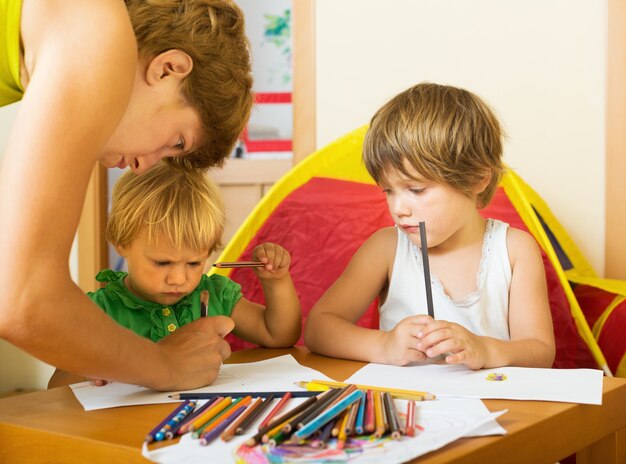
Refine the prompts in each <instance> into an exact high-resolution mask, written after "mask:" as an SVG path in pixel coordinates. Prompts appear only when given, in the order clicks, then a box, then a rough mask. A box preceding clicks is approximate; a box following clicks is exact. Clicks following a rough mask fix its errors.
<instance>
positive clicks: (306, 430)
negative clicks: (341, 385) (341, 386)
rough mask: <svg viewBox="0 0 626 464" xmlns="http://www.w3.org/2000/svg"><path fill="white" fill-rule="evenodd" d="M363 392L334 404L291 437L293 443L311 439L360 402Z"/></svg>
mask: <svg viewBox="0 0 626 464" xmlns="http://www.w3.org/2000/svg"><path fill="white" fill-rule="evenodd" d="M363 394H364V393H363V392H362V391H361V390H354V391H353V392H352V393H350V394H349V395H348V396H346V397H345V398H343V399H342V400H341V401H339V402H338V403H336V404H334V405H333V406H331V407H330V408H328V409H327V410H325V411H324V412H323V413H322V414H320V415H319V416H317V417H316V418H315V419H313V420H312V421H311V422H309V423H307V424H305V425H304V427H302V428H301V429H300V430H297V431H296V432H294V433H293V434H292V435H291V437H290V442H291V443H299V442H300V441H302V440H304V439H306V438H307V437H309V436H310V435H311V434H312V433H314V432H316V431H317V430H319V429H320V428H321V427H323V426H324V425H325V424H326V423H327V422H328V421H330V420H332V419H334V418H335V417H337V416H338V415H339V414H341V413H342V412H343V411H344V410H346V409H347V408H348V406H350V405H351V404H352V403H354V402H355V401H358V400H359V398H361V397H362V396H363Z"/></svg>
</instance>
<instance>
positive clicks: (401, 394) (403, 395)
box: [296, 380, 435, 401]
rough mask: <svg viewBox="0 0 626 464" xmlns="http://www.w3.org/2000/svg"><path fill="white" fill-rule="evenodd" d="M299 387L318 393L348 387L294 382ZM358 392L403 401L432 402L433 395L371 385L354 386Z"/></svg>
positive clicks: (311, 382)
mask: <svg viewBox="0 0 626 464" xmlns="http://www.w3.org/2000/svg"><path fill="white" fill-rule="evenodd" d="M296 384H297V385H299V386H300V387H303V388H306V389H307V390H310V391H318V390H317V388H318V386H319V388H321V387H332V388H337V387H345V386H346V385H349V384H347V383H345V382H335V381H332V380H311V381H309V382H307V381H301V382H296ZM355 386H356V388H358V389H359V390H372V391H380V392H389V393H390V394H391V395H392V396H393V397H394V398H398V399H403V400H416V401H422V400H434V399H435V395H433V394H432V393H428V392H423V391H418V390H401V389H398V388H387V387H375V386H371V385H358V384H356V385H355Z"/></svg>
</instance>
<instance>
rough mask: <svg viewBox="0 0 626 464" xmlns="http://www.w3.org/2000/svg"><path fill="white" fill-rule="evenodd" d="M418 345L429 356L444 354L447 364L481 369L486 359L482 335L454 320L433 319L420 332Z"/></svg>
mask: <svg viewBox="0 0 626 464" xmlns="http://www.w3.org/2000/svg"><path fill="white" fill-rule="evenodd" d="M418 338H419V339H420V342H419V343H418V347H419V349H420V350H422V351H424V352H425V353H426V355H427V356H428V357H429V358H434V357H435V356H439V355H444V356H445V361H446V363H448V364H465V365H467V367H469V368H470V369H481V368H482V367H483V366H484V365H485V363H486V361H487V350H486V348H485V345H484V343H483V341H482V337H479V336H478V335H476V334H474V333H472V332H470V331H469V330H467V329H466V328H465V327H463V326H462V325H459V324H455V323H454V322H448V321H440V320H437V321H434V322H433V323H431V324H428V325H426V326H425V327H424V328H423V330H422V331H421V333H420V334H418Z"/></svg>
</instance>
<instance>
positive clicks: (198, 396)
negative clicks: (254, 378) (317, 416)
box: [169, 390, 320, 400]
mask: <svg viewBox="0 0 626 464" xmlns="http://www.w3.org/2000/svg"><path fill="white" fill-rule="evenodd" d="M285 393H287V392H284V391H280V392H276V391H266V392H215V393H213V392H205V393H201V392H198V393H192V392H189V393H174V394H172V395H169V397H170V398H172V399H174V400H209V399H211V398H215V397H216V396H223V397H224V398H227V397H229V396H230V397H231V398H243V397H246V396H251V397H252V398H267V397H268V396H271V395H273V396H285ZM289 393H291V397H292V398H310V397H311V396H317V395H319V393H320V392H318V391H308V390H298V391H292V392H289Z"/></svg>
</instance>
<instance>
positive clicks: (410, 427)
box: [405, 400, 415, 437]
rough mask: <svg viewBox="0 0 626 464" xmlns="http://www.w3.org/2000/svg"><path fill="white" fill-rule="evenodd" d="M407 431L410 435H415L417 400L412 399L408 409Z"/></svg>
mask: <svg viewBox="0 0 626 464" xmlns="http://www.w3.org/2000/svg"><path fill="white" fill-rule="evenodd" d="M405 433H406V435H407V436H409V437H414V436H415V401H413V400H410V401H409V404H408V405H407V409H406V426H405Z"/></svg>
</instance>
